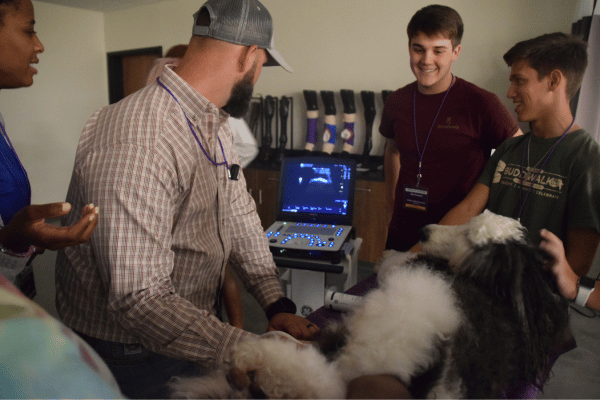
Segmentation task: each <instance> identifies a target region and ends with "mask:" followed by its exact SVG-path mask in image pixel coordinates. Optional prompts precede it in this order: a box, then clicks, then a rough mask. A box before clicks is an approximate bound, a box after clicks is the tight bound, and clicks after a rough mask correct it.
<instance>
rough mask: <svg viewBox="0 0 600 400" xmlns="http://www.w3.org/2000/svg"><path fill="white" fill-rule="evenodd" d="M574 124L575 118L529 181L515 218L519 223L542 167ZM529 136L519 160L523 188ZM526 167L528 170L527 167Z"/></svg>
mask: <svg viewBox="0 0 600 400" xmlns="http://www.w3.org/2000/svg"><path fill="white" fill-rule="evenodd" d="M574 124H575V118H573V122H571V125H569V127H568V128H567V130H566V131H565V133H563V134H562V136H561V137H560V139H558V140H557V142H556V143H554V146H552V148H551V149H550V153H548V155H547V156H546V159H545V160H544V162H543V164H542V166H541V167H540V169H539V170H538V172H537V174H536V175H535V177H534V178H533V180H532V181H531V185H529V189H528V190H527V194H526V195H525V200H523V203H521V208H520V209H519V215H518V216H517V220H518V221H519V222H521V214H522V213H523V207H525V202H526V201H527V198H528V197H529V193H531V189H533V184H534V182H535V180H536V179H537V178H538V176H540V174H541V173H542V170H543V169H544V166H545V165H546V162H548V160H549V159H550V156H551V155H552V153H554V150H555V149H556V146H558V144H559V143H560V142H561V141H562V140H563V139H564V137H565V136H566V135H567V133H569V131H570V130H571V128H572V127H573V125H574ZM531 135H533V133H531V134H530V136H529V140H528V141H527V145H526V146H524V147H523V159H522V160H521V187H523V186H524V185H523V182H524V181H525V174H524V172H523V168H524V166H525V151H526V150H528V149H529V146H530V144H531ZM527 167H528V168H529V165H528V166H527ZM521 190H522V189H521Z"/></svg>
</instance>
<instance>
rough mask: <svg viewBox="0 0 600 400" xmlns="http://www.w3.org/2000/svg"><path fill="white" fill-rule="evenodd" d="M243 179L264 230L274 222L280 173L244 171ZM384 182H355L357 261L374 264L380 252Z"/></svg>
mask: <svg viewBox="0 0 600 400" xmlns="http://www.w3.org/2000/svg"><path fill="white" fill-rule="evenodd" d="M244 176H245V177H246V182H247V186H248V192H249V193H250V195H251V196H252V197H253V198H254V201H255V203H256V211H257V212H258V216H259V217H260V220H261V222H262V226H263V229H267V228H268V227H269V226H271V224H272V223H273V222H275V216H276V215H275V214H276V213H275V210H276V207H277V195H278V191H279V171H273V170H266V169H258V168H247V169H245V170H244ZM384 212H385V183H384V182H382V181H377V180H357V181H356V185H355V195H354V220H353V226H354V228H355V229H356V236H357V237H360V238H362V240H363V242H362V246H361V249H360V253H359V254H358V259H359V260H361V261H369V262H375V261H377V260H378V259H379V258H380V257H381V254H382V253H383V250H384V248H385V240H386V237H387V226H386V225H385V222H384Z"/></svg>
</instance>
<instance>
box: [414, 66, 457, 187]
mask: <svg viewBox="0 0 600 400" xmlns="http://www.w3.org/2000/svg"><path fill="white" fill-rule="evenodd" d="M453 84H454V74H453V75H452V81H451V82H450V86H448V89H446V94H445V95H444V98H443V99H442V103H441V104H440V106H439V108H438V110H437V113H436V114H435V118H434V119H433V122H432V123H431V128H429V133H428V134H427V139H425V144H424V145H423V151H421V150H420V149H419V138H418V137H417V89H418V87H419V85H418V84H417V85H416V87H415V91H414V93H413V128H414V131H415V143H416V144H417V154H418V155H419V172H418V173H417V186H419V183H420V182H421V178H422V177H423V175H421V165H422V162H423V155H425V149H426V148H427V143H428V142H429V136H431V131H432V130H433V127H434V126H435V121H436V120H437V117H438V116H439V115H440V111H442V106H443V105H444V102H445V101H446V97H447V96H448V92H450V88H451V87H452V85H453Z"/></svg>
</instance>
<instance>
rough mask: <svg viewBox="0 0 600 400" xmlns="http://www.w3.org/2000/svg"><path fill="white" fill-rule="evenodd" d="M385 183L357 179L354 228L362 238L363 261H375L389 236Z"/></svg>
mask: <svg viewBox="0 0 600 400" xmlns="http://www.w3.org/2000/svg"><path fill="white" fill-rule="evenodd" d="M384 219H385V183H384V182H380V181H367V180H357V181H356V185H355V194H354V222H353V225H354V229H356V237H360V238H362V240H363V242H362V246H361V248H360V252H359V253H358V259H359V260H361V261H369V262H375V261H377V260H378V259H379V258H380V257H381V255H382V254H383V250H384V249H385V241H386V238H387V225H386V224H385V221H384Z"/></svg>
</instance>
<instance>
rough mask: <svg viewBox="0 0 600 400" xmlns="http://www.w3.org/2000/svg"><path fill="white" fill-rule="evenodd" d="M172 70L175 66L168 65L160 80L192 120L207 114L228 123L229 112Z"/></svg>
mask: <svg viewBox="0 0 600 400" xmlns="http://www.w3.org/2000/svg"><path fill="white" fill-rule="evenodd" d="M172 68H173V66H169V65H166V66H165V67H164V68H163V72H162V74H161V75H160V80H161V82H162V83H163V84H164V85H165V86H166V87H168V88H169V90H170V91H171V92H172V93H173V94H174V95H175V97H176V98H177V101H178V102H179V104H180V105H181V107H183V110H184V111H185V113H186V114H187V116H188V118H190V120H194V119H196V118H198V117H199V116H202V115H205V114H212V115H214V116H216V117H217V118H219V120H220V121H226V120H227V119H228V118H229V114H228V113H227V112H225V111H223V110H221V109H219V108H218V107H217V106H216V105H215V104H213V103H211V102H210V101H209V100H208V99H207V98H206V97H204V96H203V95H202V94H201V93H199V92H198V91H197V90H196V89H194V88H193V87H192V86H191V85H190V84H188V83H187V82H186V81H184V80H183V79H181V77H180V76H179V75H177V74H176V73H175V72H174V71H173V69H172ZM194 117H196V118H194Z"/></svg>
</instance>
